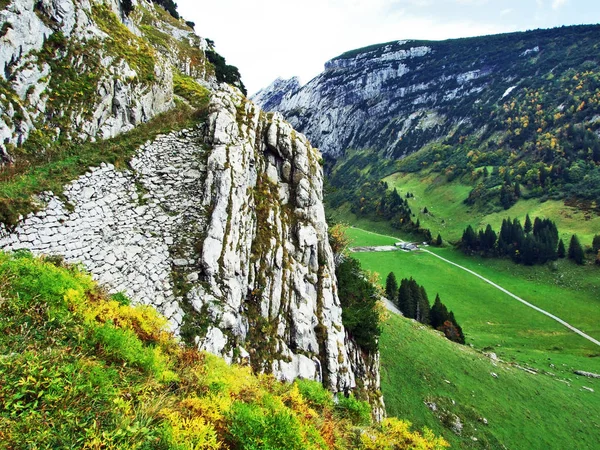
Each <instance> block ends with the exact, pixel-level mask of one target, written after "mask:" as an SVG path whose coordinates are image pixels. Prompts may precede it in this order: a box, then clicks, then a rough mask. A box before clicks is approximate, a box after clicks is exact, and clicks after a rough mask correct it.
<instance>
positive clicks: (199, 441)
mask: <svg viewBox="0 0 600 450" xmlns="http://www.w3.org/2000/svg"><path fill="white" fill-rule="evenodd" d="M162 413H163V417H164V418H165V419H166V421H167V423H168V426H169V428H170V429H169V430H168V431H169V432H168V438H169V440H170V442H169V443H170V444H171V445H173V446H174V447H176V448H180V449H189V450H200V449H202V450H218V449H220V448H221V443H220V442H219V441H218V438H217V432H216V431H215V429H214V427H213V426H212V424H210V423H207V422H206V421H205V420H204V419H203V418H202V417H184V416H182V415H181V414H180V413H179V412H178V411H173V410H170V409H164V410H163V411H162Z"/></svg>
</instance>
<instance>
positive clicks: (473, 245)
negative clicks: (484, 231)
mask: <svg viewBox="0 0 600 450" xmlns="http://www.w3.org/2000/svg"><path fill="white" fill-rule="evenodd" d="M461 245H462V248H463V249H464V250H467V251H474V250H476V249H477V248H478V242H477V235H476V234H475V230H473V227H472V226H471V225H469V226H467V228H466V229H465V231H464V232H463V235H462V239H461Z"/></svg>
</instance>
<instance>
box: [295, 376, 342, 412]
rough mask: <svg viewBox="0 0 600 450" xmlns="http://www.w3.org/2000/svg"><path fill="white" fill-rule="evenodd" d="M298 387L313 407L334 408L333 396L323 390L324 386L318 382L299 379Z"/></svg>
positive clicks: (296, 382)
mask: <svg viewBox="0 0 600 450" xmlns="http://www.w3.org/2000/svg"><path fill="white" fill-rule="evenodd" d="M295 384H296V386H298V390H299V391H300V394H302V397H304V399H305V400H307V401H308V403H309V404H310V406H311V407H313V408H318V409H323V408H331V407H332V406H333V395H332V394H331V392H329V391H328V390H326V389H324V388H323V385H322V384H321V383H319V382H317V381H312V380H302V379H298V380H296V381H295Z"/></svg>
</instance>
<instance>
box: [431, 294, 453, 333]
mask: <svg viewBox="0 0 600 450" xmlns="http://www.w3.org/2000/svg"><path fill="white" fill-rule="evenodd" d="M446 320H448V309H447V308H446V305H444V304H443V303H442V301H441V300H440V295H439V294H436V296H435V300H434V302H433V306H432V307H431V311H430V313H429V322H430V324H431V326H432V327H433V328H436V329H437V328H438V327H440V326H441V325H442V324H443V323H444V322H445V321H446Z"/></svg>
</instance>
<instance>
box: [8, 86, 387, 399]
mask: <svg viewBox="0 0 600 450" xmlns="http://www.w3.org/2000/svg"><path fill="white" fill-rule="evenodd" d="M322 187H323V179H322V169H321V167H320V154H319V153H318V151H317V150H315V149H314V148H312V147H311V146H310V144H309V143H308V141H307V140H306V138H305V137H304V136H302V135H299V134H297V133H296V132H295V131H294V130H293V129H292V128H291V126H290V125H289V124H287V123H286V122H284V121H283V120H282V118H281V117H280V116H279V115H266V114H264V113H263V112H262V111H260V110H259V109H258V107H256V106H255V105H254V104H252V103H250V102H248V101H247V100H246V99H245V98H243V97H242V96H241V95H240V94H239V92H238V91H236V90H234V89H226V90H223V91H220V92H217V93H215V94H214V95H213V100H212V104H211V106H210V115H209V118H208V120H207V122H206V123H204V124H202V125H200V126H199V127H198V128H196V129H193V130H184V131H182V132H179V133H172V134H170V135H167V136H160V137H158V138H157V139H156V140H155V141H154V142H148V143H147V144H145V145H144V146H142V147H141V148H140V149H139V150H138V152H137V154H136V156H135V157H134V158H133V159H132V161H131V162H130V167H129V168H128V169H123V170H117V169H116V168H115V167H113V166H111V165H106V164H105V165H102V166H100V167H97V168H94V169H91V170H90V171H89V172H88V173H87V174H86V175H84V176H82V177H80V178H78V179H77V180H75V181H73V182H72V183H71V184H69V185H68V186H67V187H66V189H65V192H64V197H63V198H64V199H63V200H61V199H60V198H58V197H57V196H55V195H52V194H46V195H45V196H44V197H43V198H42V199H41V200H43V201H44V202H45V205H46V206H45V207H44V208H43V209H42V210H41V211H39V212H37V213H35V214H31V215H30V216H28V217H27V218H25V219H24V220H23V221H22V222H21V223H20V224H19V225H18V226H17V227H16V229H15V230H14V231H12V232H10V233H9V232H7V231H4V232H3V233H2V236H1V238H0V247H1V248H4V249H7V250H18V249H29V250H31V251H32V252H34V253H36V254H54V255H62V256H64V257H65V259H66V260H67V261H69V262H81V263H82V264H83V265H84V266H85V267H86V268H87V269H88V270H89V271H91V273H92V274H93V276H94V277H95V278H96V279H98V280H99V281H100V282H101V283H102V284H103V285H105V286H106V287H107V289H109V290H110V291H113V292H116V291H123V292H125V293H126V294H127V295H129V296H130V297H131V298H132V299H133V300H134V301H136V302H141V303H145V304H149V305H154V306H156V307H157V309H158V310H159V311H161V312H162V313H164V314H165V315H166V316H167V317H168V318H169V319H170V321H171V325H172V327H173V330H174V331H175V332H178V333H180V334H182V335H185V337H186V338H191V339H193V340H195V342H196V343H197V345H198V346H199V347H200V348H202V349H205V350H208V351H211V352H213V353H215V354H219V355H221V356H223V357H224V358H226V359H227V360H228V361H237V362H243V361H247V362H249V363H250V364H251V365H252V366H253V367H254V368H255V369H256V370H258V371H264V372H269V373H274V374H275V375H276V376H277V377H278V378H280V379H283V380H287V381H292V380H293V379H295V378H297V377H299V376H301V377H303V378H310V379H315V380H320V381H323V382H324V383H325V385H326V386H328V387H329V388H330V389H332V390H333V391H344V390H346V389H352V388H353V387H354V386H355V385H356V384H357V382H356V381H357V380H356V379H355V373H360V374H361V375H363V376H365V377H368V378H369V380H363V381H361V383H360V384H361V385H363V386H367V387H369V389H370V390H372V391H376V390H377V389H378V387H379V380H378V374H377V370H378V364H377V359H374V360H371V362H370V363H366V362H365V360H364V358H363V357H362V356H361V354H360V352H359V351H358V350H356V349H355V348H354V347H353V346H352V344H351V342H349V341H348V340H347V337H346V336H345V331H344V328H343V326H342V320H341V314H342V310H341V306H340V302H339V299H338V297H337V288H336V281H335V270H334V262H333V255H332V252H331V248H330V246H329V243H328V238H327V225H326V222H325V212H324V209H323V203H322ZM373 361H375V363H374V364H373ZM367 366H368V367H367ZM371 366H372V367H371ZM375 366H377V367H375ZM374 367H375V371H373V368H374Z"/></svg>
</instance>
